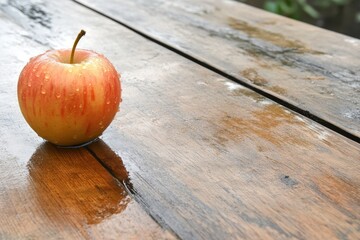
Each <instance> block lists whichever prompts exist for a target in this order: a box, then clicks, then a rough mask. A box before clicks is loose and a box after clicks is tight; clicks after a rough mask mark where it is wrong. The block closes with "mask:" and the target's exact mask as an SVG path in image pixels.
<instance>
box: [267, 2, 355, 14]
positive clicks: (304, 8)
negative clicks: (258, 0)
mask: <svg viewBox="0 0 360 240" xmlns="http://www.w3.org/2000/svg"><path fill="white" fill-rule="evenodd" d="M350 1H351V0H315V1H312V4H310V3H309V2H308V1H307V0H266V1H265V3H264V9H266V10H268V11H270V12H273V13H277V14H281V15H284V16H287V17H291V18H295V19H300V18H301V15H303V14H306V15H308V16H310V17H312V18H314V19H317V18H319V17H320V13H319V11H318V9H326V8H329V7H332V6H343V5H346V4H348V3H350Z"/></svg>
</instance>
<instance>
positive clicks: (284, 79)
mask: <svg viewBox="0 0 360 240" xmlns="http://www.w3.org/2000/svg"><path fill="white" fill-rule="evenodd" d="M76 1H79V2H81V3H83V4H85V5H87V6H90V7H92V8H94V9H96V10H97V11H99V12H101V13H104V14H106V15H108V16H110V17H112V18H114V19H116V20H118V21H120V22H122V23H124V24H127V25H129V26H130V27H133V28H135V29H137V30H139V31H141V32H143V33H145V34H146V35H149V36H151V37H153V38H155V39H157V40H159V41H160V42H164V43H166V44H168V45H170V46H171V47H173V48H175V49H178V50H179V51H181V52H184V53H186V54H189V55H190V56H192V57H194V58H196V59H198V60H199V61H200V62H205V63H207V64H209V65H211V66H212V67H215V68H216V69H218V70H219V71H222V72H224V73H225V74H229V75H231V76H232V77H234V78H236V79H237V80H238V81H242V82H245V83H247V84H250V85H251V86H253V87H255V88H257V89H261V90H263V91H265V92H267V93H269V94H271V95H272V96H274V97H276V98H280V99H281V100H285V101H286V102H287V103H290V104H292V105H293V106H296V107H299V108H300V109H302V110H303V111H305V112H304V114H308V112H310V113H311V114H314V115H315V116H316V117H315V118H317V117H319V118H321V119H320V120H326V121H327V122H329V123H330V124H333V125H334V126H337V127H340V128H341V129H343V130H345V131H347V132H349V133H351V134H353V135H355V136H357V138H358V139H359V137H360V98H359V95H360V67H359V66H360V40H358V39H354V38H350V37H347V36H344V35H340V34H336V33H333V32H329V31H326V30H323V29H319V28H316V27H313V26H310V25H307V24H303V23H300V22H297V21H293V20H291V19H287V18H283V17H280V16H277V15H274V14H270V13H266V12H264V11H261V10H258V9H256V8H253V7H250V6H247V5H244V4H241V3H239V2H235V1H229V0H197V1H194V0H185V1H183V0H175V1H166V0H154V1H147V0H135V1H126V0H109V1H106V4H103V1H101V0H76ZM306 111H308V112H306Z"/></svg>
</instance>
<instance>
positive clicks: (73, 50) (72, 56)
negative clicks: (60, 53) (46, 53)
mask: <svg viewBox="0 0 360 240" xmlns="http://www.w3.org/2000/svg"><path fill="white" fill-rule="evenodd" d="M85 34H86V32H85V31H84V30H82V29H81V31H80V32H79V34H78V35H77V37H76V39H75V42H74V45H73V47H72V50H71V56H70V64H73V63H74V55H75V48H76V45H77V44H78V42H79V41H80V38H82V36H84V35H85Z"/></svg>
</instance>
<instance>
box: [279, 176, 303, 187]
mask: <svg viewBox="0 0 360 240" xmlns="http://www.w3.org/2000/svg"><path fill="white" fill-rule="evenodd" d="M280 180H281V182H282V183H284V184H285V185H286V186H288V187H294V186H296V185H298V184H299V182H298V181H296V180H295V179H293V178H291V177H290V176H288V175H282V176H281V177H280Z"/></svg>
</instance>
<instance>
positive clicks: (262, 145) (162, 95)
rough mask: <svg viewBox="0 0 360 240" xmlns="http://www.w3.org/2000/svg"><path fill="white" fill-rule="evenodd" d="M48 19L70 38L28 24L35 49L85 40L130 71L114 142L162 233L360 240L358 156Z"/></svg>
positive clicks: (269, 109) (51, 11) (125, 73)
mask: <svg viewBox="0 0 360 240" xmlns="http://www.w3.org/2000/svg"><path fill="white" fill-rule="evenodd" d="M22 6H23V5H22ZM40 7H42V5H40ZM43 7H44V12H46V14H47V15H48V16H51V24H50V28H51V32H52V33H54V32H58V33H61V36H60V35H59V36H56V37H49V35H50V34H49V33H47V32H46V27H42V26H41V24H39V23H37V21H36V20H35V21H31V20H28V21H29V22H30V23H29V24H34V25H36V26H37V27H31V28H28V29H27V30H26V31H27V34H28V35H30V36H31V38H33V40H34V41H40V40H43V39H45V44H48V46H49V47H51V48H54V47H63V45H64V44H71V42H72V39H73V35H74V33H77V31H78V29H79V28H85V29H87V30H88V34H87V40H86V41H82V42H80V47H85V48H90V49H94V50H96V51H99V52H102V53H104V54H105V55H106V56H108V57H109V59H110V60H111V61H112V62H113V63H114V64H115V66H116V67H117V68H118V69H120V71H121V73H122V79H123V89H124V90H123V103H122V105H121V111H120V113H119V114H118V115H117V117H116V119H115V121H114V122H113V124H112V125H111V126H110V128H109V129H108V130H107V131H106V132H105V134H104V136H103V140H104V142H106V144H108V146H109V147H110V148H111V149H113V150H114V152H115V153H116V154H117V155H119V156H121V158H122V160H123V163H124V165H125V167H126V169H127V171H128V172H129V178H130V182H131V184H132V186H129V185H128V186H129V187H130V188H131V189H130V190H131V192H132V193H133V194H134V197H135V198H136V200H137V201H138V202H140V203H141V204H142V205H143V206H144V207H145V208H146V209H147V211H149V213H150V214H151V215H152V216H153V217H154V218H155V219H157V221H158V222H160V223H161V224H163V225H165V226H168V227H169V228H171V229H172V230H173V231H174V232H175V233H176V234H177V235H178V236H179V237H180V238H183V239H239V238H249V239H264V238H269V239H288V238H299V239H336V238H343V239H346V238H348V239H357V238H359V235H360V233H359V225H360V221H359V219H360V216H359V213H360V211H359V210H360V204H359V202H360V201H359V196H360V195H359V186H360V177H359V174H358V173H359V170H360V169H359V168H360V167H359V159H360V146H359V144H357V143H355V142H353V141H350V140H349V139H346V138H344V137H342V136H339V135H338V134H336V133H334V132H332V131H329V130H327V129H326V128H324V127H322V126H320V125H318V124H316V123H314V122H312V121H309V120H308V119H306V118H304V117H302V116H299V115H298V114H295V113H293V112H291V111H288V110H287V109H285V108H283V107H281V106H279V105H277V104H275V103H274V102H272V101H269V100H268V99H265V98H264V97H262V96H261V95H258V94H256V93H254V92H252V91H249V90H248V89H245V88H243V87H241V86H240V85H237V84H234V83H233V82H231V81H228V80H227V79H224V78H222V77H221V76H219V75H217V74H215V73H213V72H211V71H208V70H206V69H204V68H200V67H199V66H198V65H196V64H194V63H193V62H191V61H188V60H186V59H184V58H180V57H179V56H177V55H176V54H174V53H173V52H171V51H168V50H166V49H164V48H162V47H159V46H157V45H155V44H153V43H151V42H149V41H147V40H146V39H144V38H141V37H139V36H138V35H136V34H134V33H132V32H131V31H128V30H127V29H124V28H122V27H120V26H119V25H118V24H116V23H114V22H113V21H110V20H108V19H106V18H102V17H99V16H98V15H97V14H95V13H91V12H90V11H88V10H86V9H84V8H82V7H80V6H76V5H73V4H71V3H70V2H69V1H61V2H56V1H50V0H49V1H46V2H45V3H44V6H43ZM19 8H20V7H19ZM59 9H66V12H67V17H66V18H64V17H63V14H62V10H59ZM6 13H7V14H8V13H9V11H8V10H6ZM78 16H81V17H78ZM39 29H41V31H40V30H39ZM84 40H85V39H84ZM89 149H90V150H91V152H93V153H94V154H95V155H96V156H97V158H99V159H102V160H103V162H104V164H106V165H107V167H108V168H109V169H110V170H111V171H112V172H113V174H114V175H116V176H117V177H118V178H119V179H120V180H121V181H122V180H123V179H124V178H123V175H122V173H121V171H120V172H118V170H117V166H114V164H113V162H112V161H111V159H112V156H111V154H107V153H104V152H103V151H99V150H98V148H97V147H89ZM109 161H110V163H109Z"/></svg>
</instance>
